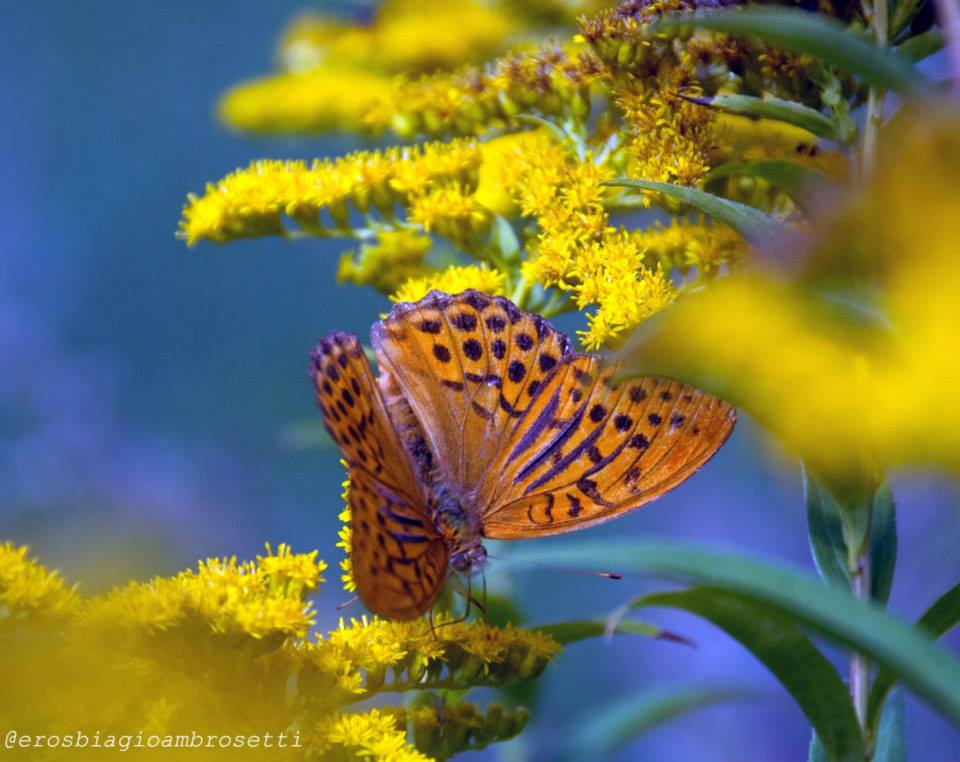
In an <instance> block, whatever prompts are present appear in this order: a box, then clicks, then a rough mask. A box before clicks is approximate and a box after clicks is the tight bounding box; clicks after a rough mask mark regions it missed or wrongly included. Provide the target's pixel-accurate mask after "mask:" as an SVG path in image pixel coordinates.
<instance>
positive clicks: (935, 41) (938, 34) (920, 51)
mask: <svg viewBox="0 0 960 762" xmlns="http://www.w3.org/2000/svg"><path fill="white" fill-rule="evenodd" d="M946 44H947V40H946V38H945V37H944V36H943V30H942V29H940V28H938V27H934V28H933V29H929V30H927V31H926V32H924V33H923V34H918V35H916V36H915V37H911V38H910V39H909V40H907V41H906V42H904V43H903V44H902V45H901V46H900V47H898V48H897V52H898V53H899V54H900V56H901V57H902V58H905V59H907V60H908V61H913V62H917V61H922V60H924V59H925V58H929V57H930V56H932V55H933V54H934V53H939V52H940V51H941V50H943V46H944V45H946Z"/></svg>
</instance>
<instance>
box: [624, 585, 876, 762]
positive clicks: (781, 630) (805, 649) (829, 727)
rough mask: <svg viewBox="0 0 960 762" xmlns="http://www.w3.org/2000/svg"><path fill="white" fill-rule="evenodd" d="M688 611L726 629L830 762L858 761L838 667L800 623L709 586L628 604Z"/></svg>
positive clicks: (857, 741)
mask: <svg viewBox="0 0 960 762" xmlns="http://www.w3.org/2000/svg"><path fill="white" fill-rule="evenodd" d="M640 606H669V607H672V608H680V609H684V610H685V611H690V612H692V613H694V614H697V615H698V616H701V617H703V618H704V619H707V620H708V621H710V622H712V623H713V624H715V625H716V626H717V627H719V628H720V629H721V630H723V631H724V632H726V633H727V634H728V635H730V636H731V637H732V638H734V639H735V640H736V641H738V642H739V643H740V644H741V645H742V646H744V648H746V649H747V650H748V651H750V652H751V653H752V654H753V655H754V656H756V657H757V659H759V660H760V661H761V662H762V663H763V664H764V665H765V666H766V667H767V669H769V670H770V671H771V672H772V673H773V674H774V676H775V677H776V678H777V679H778V680H779V681H780V683H781V684H782V685H783V687H784V688H786V689H787V692H788V693H789V694H790V695H791V697H792V698H793V700H794V701H795V702H796V703H797V705H798V706H799V707H800V709H801V710H802V711H803V713H804V714H805V715H806V716H807V719H808V720H809V721H810V724H811V725H812V726H813V729H814V730H815V731H816V733H817V736H818V738H819V739H820V740H821V742H822V745H823V749H824V751H825V753H826V756H827V760H828V761H829V762H863V759H864V756H865V754H864V745H863V739H862V737H861V734H860V724H859V722H858V721H857V716H856V714H855V713H854V711H853V704H852V703H851V701H850V694H849V693H848V691H847V686H846V684H845V683H844V682H843V680H842V679H841V678H840V675H839V674H837V670H836V669H835V668H834V666H833V665H832V664H831V663H830V662H829V661H828V660H827V659H826V657H825V656H824V655H823V654H822V653H820V651H819V650H818V649H817V647H816V646H815V645H814V644H813V643H812V642H811V641H810V639H809V638H808V637H807V636H806V635H804V634H803V633H802V632H801V631H800V629H799V628H798V627H797V626H796V625H795V624H794V623H793V622H792V621H790V619H788V618H787V617H786V616H784V615H783V614H781V613H780V612H779V611H777V609H775V608H774V607H771V606H768V605H765V604H761V603H757V602H754V601H750V600H748V599H747V598H744V597H743V596H740V595H737V594H735V593H730V592H727V591H725V590H721V589H718V588H713V587H694V588H691V589H690V590H686V591H683V592H675V593H659V594H655V595H647V596H644V597H641V598H639V599H637V600H635V601H634V602H633V603H632V604H631V608H638V607H640Z"/></svg>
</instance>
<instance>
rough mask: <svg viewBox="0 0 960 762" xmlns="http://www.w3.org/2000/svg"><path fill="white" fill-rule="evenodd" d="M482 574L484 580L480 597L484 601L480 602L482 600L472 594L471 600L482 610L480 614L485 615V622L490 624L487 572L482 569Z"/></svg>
mask: <svg viewBox="0 0 960 762" xmlns="http://www.w3.org/2000/svg"><path fill="white" fill-rule="evenodd" d="M480 574H481V579H482V580H483V586H482V587H481V591H480V598H481V600H482V601H483V603H480V601H478V600H477V599H476V598H474V597H473V596H472V595H471V596H470V600H471V601H473V603H474V605H475V606H476V607H477V608H478V609H479V610H480V615H481V616H482V617H483V623H484V624H490V622H489V621H487V574H486V572H483V571H481V572H480Z"/></svg>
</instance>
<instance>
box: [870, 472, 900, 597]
mask: <svg viewBox="0 0 960 762" xmlns="http://www.w3.org/2000/svg"><path fill="white" fill-rule="evenodd" d="M871 514H872V515H871V517H870V597H871V598H872V599H873V600H875V601H877V602H878V603H883V604H886V602H887V600H888V599H889V598H890V588H891V587H893V572H894V569H895V568H896V565H897V509H896V503H894V500H893V493H892V492H891V491H890V487H889V486H888V485H887V484H881V485H880V486H879V487H878V488H877V491H876V493H875V494H874V496H873V508H872V510H871Z"/></svg>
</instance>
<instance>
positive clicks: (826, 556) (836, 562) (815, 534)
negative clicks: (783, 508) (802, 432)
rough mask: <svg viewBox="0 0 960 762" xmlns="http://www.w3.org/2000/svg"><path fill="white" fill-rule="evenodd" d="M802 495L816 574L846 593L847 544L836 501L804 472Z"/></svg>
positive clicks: (848, 586)
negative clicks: (818, 573)
mask: <svg viewBox="0 0 960 762" xmlns="http://www.w3.org/2000/svg"><path fill="white" fill-rule="evenodd" d="M803 493H804V496H805V498H806V503H807V534H808V537H809V540H810V551H811V553H812V554H813V561H814V563H815V564H816V567H817V571H818V572H820V576H821V577H822V578H823V579H824V581H826V582H829V583H830V584H831V585H836V586H837V587H839V588H841V589H844V590H847V589H849V588H850V574H849V572H848V570H847V556H848V554H847V543H846V540H845V539H844V537H843V518H842V517H841V516H840V509H839V507H838V506H837V503H836V501H835V500H834V499H833V497H832V496H831V495H830V493H829V492H827V491H826V490H825V489H824V488H823V487H822V486H821V485H820V483H819V482H818V481H817V480H816V479H814V478H812V477H811V476H810V474H809V473H808V472H807V469H806V468H804V469H803Z"/></svg>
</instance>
